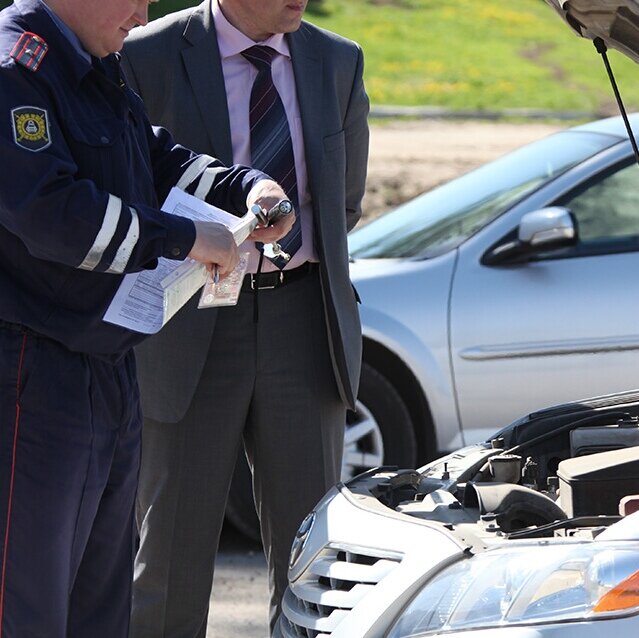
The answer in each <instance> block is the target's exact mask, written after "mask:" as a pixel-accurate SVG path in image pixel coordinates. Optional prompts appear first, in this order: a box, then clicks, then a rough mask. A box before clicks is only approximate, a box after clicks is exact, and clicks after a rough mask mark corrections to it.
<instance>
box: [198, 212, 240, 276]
mask: <svg viewBox="0 0 639 638" xmlns="http://www.w3.org/2000/svg"><path fill="white" fill-rule="evenodd" d="M193 223H194V224H195V243H194V244H193V248H191V252H190V253H189V257H191V259H195V261H201V262H202V263H204V264H206V267H207V268H208V269H209V271H210V270H212V267H213V265H217V267H218V272H219V273H220V275H226V274H228V273H229V272H231V271H232V270H233V268H235V266H237V263H238V261H239V259H240V256H239V252H238V249H237V245H236V244H235V240H234V239H233V235H232V234H231V231H230V230H229V229H228V228H226V226H224V225H222V224H218V223H217V222H200V221H196V222H193Z"/></svg>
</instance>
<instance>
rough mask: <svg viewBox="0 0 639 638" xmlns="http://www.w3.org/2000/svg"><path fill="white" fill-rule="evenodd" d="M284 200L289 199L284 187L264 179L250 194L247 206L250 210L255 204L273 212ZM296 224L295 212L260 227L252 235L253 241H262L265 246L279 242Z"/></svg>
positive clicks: (250, 236)
mask: <svg viewBox="0 0 639 638" xmlns="http://www.w3.org/2000/svg"><path fill="white" fill-rule="evenodd" d="M283 199H288V197H287V195H286V193H285V192H284V191H283V190H282V187H281V186H280V185H279V184H278V183H277V182H274V181H272V180H268V179H264V180H261V181H259V182H258V183H257V184H256V185H255V186H253V188H252V189H251V191H250V192H249V194H248V197H247V198H246V206H247V208H248V209H249V210H250V209H251V206H253V204H258V205H259V206H261V207H262V208H263V209H264V210H267V211H268V210H271V208H273V206H275V204H277V203H278V202H281V201H282V200H283ZM294 222H295V211H293V212H292V213H290V214H288V215H283V216H282V217H280V218H279V219H278V220H277V221H275V222H273V224H272V225H270V226H266V227H264V226H258V227H257V228H256V229H255V230H254V231H253V232H252V233H251V234H250V235H249V239H250V240H252V241H261V242H264V243H265V244H270V243H271V242H274V241H277V240H278V239H281V238H282V237H284V235H286V234H287V233H288V232H289V231H290V230H291V228H293V223H294Z"/></svg>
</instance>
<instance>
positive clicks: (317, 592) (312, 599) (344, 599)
mask: <svg viewBox="0 0 639 638" xmlns="http://www.w3.org/2000/svg"><path fill="white" fill-rule="evenodd" d="M374 586H375V585H374V584H361V583H358V584H356V585H353V586H352V587H351V588H350V589H349V590H348V591H339V590H333V589H327V588H323V587H318V586H317V585H316V584H314V583H312V582H308V581H307V582H302V583H294V584H293V585H291V587H290V588H291V591H292V592H293V594H294V595H295V597H296V598H298V599H299V600H303V601H305V603H313V604H315V605H316V606H320V607H322V606H325V607H332V608H341V609H352V608H353V607H354V606H355V605H356V604H357V603H358V602H359V601H360V600H361V599H362V598H363V597H364V596H365V595H366V594H367V593H368V592H369V591H370V590H371V589H372V588H373V587H374Z"/></svg>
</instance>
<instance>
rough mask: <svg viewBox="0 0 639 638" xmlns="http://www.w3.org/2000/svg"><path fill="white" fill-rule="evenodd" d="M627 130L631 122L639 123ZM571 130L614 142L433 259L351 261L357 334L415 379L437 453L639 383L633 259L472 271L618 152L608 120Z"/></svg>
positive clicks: (637, 260)
mask: <svg viewBox="0 0 639 638" xmlns="http://www.w3.org/2000/svg"><path fill="white" fill-rule="evenodd" d="M632 122H633V123H634V124H635V126H636V125H638V124H639V117H638V116H633V117H632ZM576 130H581V131H589V132H592V133H601V134H604V135H613V136H615V137H617V138H619V143H617V144H615V145H613V146H612V147H610V148H608V149H607V150H605V151H603V152H600V153H598V154H597V155H595V156H594V157H592V158H590V159H589V160H587V161H585V162H583V163H581V164H579V165H577V166H576V167H574V168H572V169H570V170H568V171H567V172H566V173H564V174H562V175H560V176H559V177H558V178H556V179H554V180H553V181H551V182H550V183H548V184H546V185H545V186H543V187H542V188H540V189H538V190H537V191H535V192H534V193H532V194H531V195H529V196H528V197H526V198H524V200H523V201H521V202H520V203H519V204H516V205H515V206H514V207H512V208H511V209H510V210H508V211H507V212H506V213H504V214H503V215H501V216H500V217H498V218H497V219H495V220H494V221H493V222H492V223H490V224H488V225H487V226H486V227H485V228H483V229H482V230H481V231H480V232H478V233H477V234H476V235H474V236H473V237H471V238H470V239H468V240H467V241H466V242H464V243H463V244H461V245H460V246H459V247H458V248H456V249H453V250H451V251H449V252H447V253H445V254H443V255H440V256H438V257H435V258H432V259H426V260H409V259H361V260H356V262H355V263H353V264H352V265H351V277H352V279H353V283H354V284H355V286H356V288H357V290H358V292H359V294H360V297H361V299H362V304H361V308H360V312H361V318H362V329H363V334H364V336H365V338H367V339H370V340H372V341H374V342H376V343H379V344H381V345H382V346H383V347H384V348H386V349H387V350H389V351H390V352H392V353H394V354H395V355H396V356H398V357H399V358H400V359H401V360H402V361H403V363H404V364H405V365H406V366H407V368H408V369H409V370H410V371H411V372H412V374H413V375H414V376H415V378H416V379H417V380H418V382H419V384H420V385H421V387H422V389H423V392H424V396H425V398H426V400H427V402H428V405H429V408H430V410H431V414H432V417H433V423H434V428H435V436H436V440H437V447H438V449H439V450H450V449H455V448H458V447H461V446H463V445H467V444H469V443H473V442H477V441H480V440H483V439H485V438H486V436H487V435H488V434H490V432H491V431H492V428H493V424H494V423H495V422H508V421H511V420H512V419H514V418H516V417H517V416H518V415H520V414H522V413H523V412H527V411H533V410H536V409H538V408H540V407H542V406H544V405H548V404H552V403H561V402H566V401H574V400H579V399H581V398H583V397H587V396H594V395H597V394H604V393H612V392H617V391H621V390H625V389H627V388H632V387H639V366H637V365H636V361H637V352H636V351H637V350H639V324H638V323H637V321H636V316H637V314H638V312H639V278H638V277H635V276H634V273H636V272H637V270H638V268H637V266H639V254H638V253H637V252H625V253H617V254H601V255H591V256H582V257H572V258H566V259H546V260H541V261H533V262H527V263H521V264H516V265H508V266H502V265H499V266H494V265H493V266H486V265H482V263H481V259H482V256H483V255H484V254H485V253H486V252H487V251H488V250H489V248H490V247H491V246H492V245H494V244H495V243H496V242H498V241H499V240H500V239H501V238H503V237H504V236H506V235H507V234H508V233H510V232H512V231H513V230H514V229H516V228H517V225H518V224H519V222H520V220H521V218H522V217H523V215H525V214H526V213H529V212H531V211H534V210H538V209H541V208H545V207H548V206H552V205H553V204H554V202H555V201H556V200H557V198H559V197H560V196H562V195H564V194H565V193H566V192H568V191H570V190H572V189H574V188H575V187H576V186H577V185H578V184H580V183H581V182H584V181H587V180H589V179H592V176H593V175H595V174H598V173H600V172H602V171H605V170H606V169H607V168H609V167H612V166H614V165H616V164H618V163H619V162H620V161H621V160H623V159H624V158H627V157H628V156H629V149H630V144H629V143H628V142H623V138H624V130H623V127H622V124H621V122H620V120H619V118H612V119H610V120H603V121H599V122H596V123H592V124H588V125H584V126H580V127H577V129H576ZM638 183H639V180H638ZM624 274H625V275H626V276H623V275H624ZM390 380H391V382H392V379H390ZM497 398H498V399H499V400H497Z"/></svg>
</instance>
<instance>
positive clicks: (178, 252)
mask: <svg viewBox="0 0 639 638" xmlns="http://www.w3.org/2000/svg"><path fill="white" fill-rule="evenodd" d="M171 254H172V255H173V256H174V257H179V256H180V255H181V254H182V251H181V250H180V249H179V248H178V247H177V246H176V247H175V248H171Z"/></svg>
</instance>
